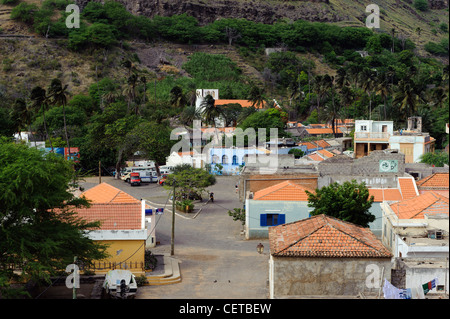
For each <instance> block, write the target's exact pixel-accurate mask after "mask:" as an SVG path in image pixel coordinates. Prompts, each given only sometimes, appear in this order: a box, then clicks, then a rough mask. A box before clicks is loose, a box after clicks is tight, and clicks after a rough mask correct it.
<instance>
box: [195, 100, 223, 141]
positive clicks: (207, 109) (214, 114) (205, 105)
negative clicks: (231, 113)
mask: <svg viewBox="0 0 450 319" xmlns="http://www.w3.org/2000/svg"><path fill="white" fill-rule="evenodd" d="M200 109H201V115H202V118H203V120H204V121H205V123H206V124H209V125H211V124H212V125H213V127H214V131H215V133H216V138H217V142H219V136H218V134H217V129H216V118H218V117H220V116H222V115H223V112H222V109H221V107H220V106H216V105H215V100H214V98H213V97H212V96H211V95H209V94H208V95H207V96H206V97H205V99H204V100H203V102H202V103H201V104H200Z"/></svg>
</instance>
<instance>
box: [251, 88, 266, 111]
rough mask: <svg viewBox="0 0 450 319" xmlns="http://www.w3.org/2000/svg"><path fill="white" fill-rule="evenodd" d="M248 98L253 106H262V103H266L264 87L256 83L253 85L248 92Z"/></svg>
mask: <svg viewBox="0 0 450 319" xmlns="http://www.w3.org/2000/svg"><path fill="white" fill-rule="evenodd" d="M248 100H249V101H250V102H252V106H253V107H256V108H260V107H264V104H265V103H266V98H265V96H264V89H260V88H259V87H257V86H256V85H253V86H252V88H251V89H250V92H249V94H248Z"/></svg>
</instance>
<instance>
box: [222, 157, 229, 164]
mask: <svg viewBox="0 0 450 319" xmlns="http://www.w3.org/2000/svg"><path fill="white" fill-rule="evenodd" d="M222 164H228V156H226V155H224V156H222Z"/></svg>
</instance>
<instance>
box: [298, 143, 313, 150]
mask: <svg viewBox="0 0 450 319" xmlns="http://www.w3.org/2000/svg"><path fill="white" fill-rule="evenodd" d="M298 145H299V146H301V145H306V148H307V149H308V150H310V149H313V148H317V146H316V145H314V144H312V143H311V142H302V143H298Z"/></svg>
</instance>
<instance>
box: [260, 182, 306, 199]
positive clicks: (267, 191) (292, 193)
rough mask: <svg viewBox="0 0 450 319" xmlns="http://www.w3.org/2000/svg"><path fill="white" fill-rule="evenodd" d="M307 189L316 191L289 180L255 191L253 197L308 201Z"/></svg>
mask: <svg viewBox="0 0 450 319" xmlns="http://www.w3.org/2000/svg"><path fill="white" fill-rule="evenodd" d="M306 190H307V191H309V192H311V193H314V190H312V189H310V188H308V187H305V186H302V185H299V184H297V183H294V182H293V181H289V180H288V181H284V182H281V183H279V184H275V185H272V186H269V187H267V188H264V189H261V190H259V191H257V192H255V194H254V195H253V199H254V200H283V201H308V195H307V194H306V192H305V191H306Z"/></svg>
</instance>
